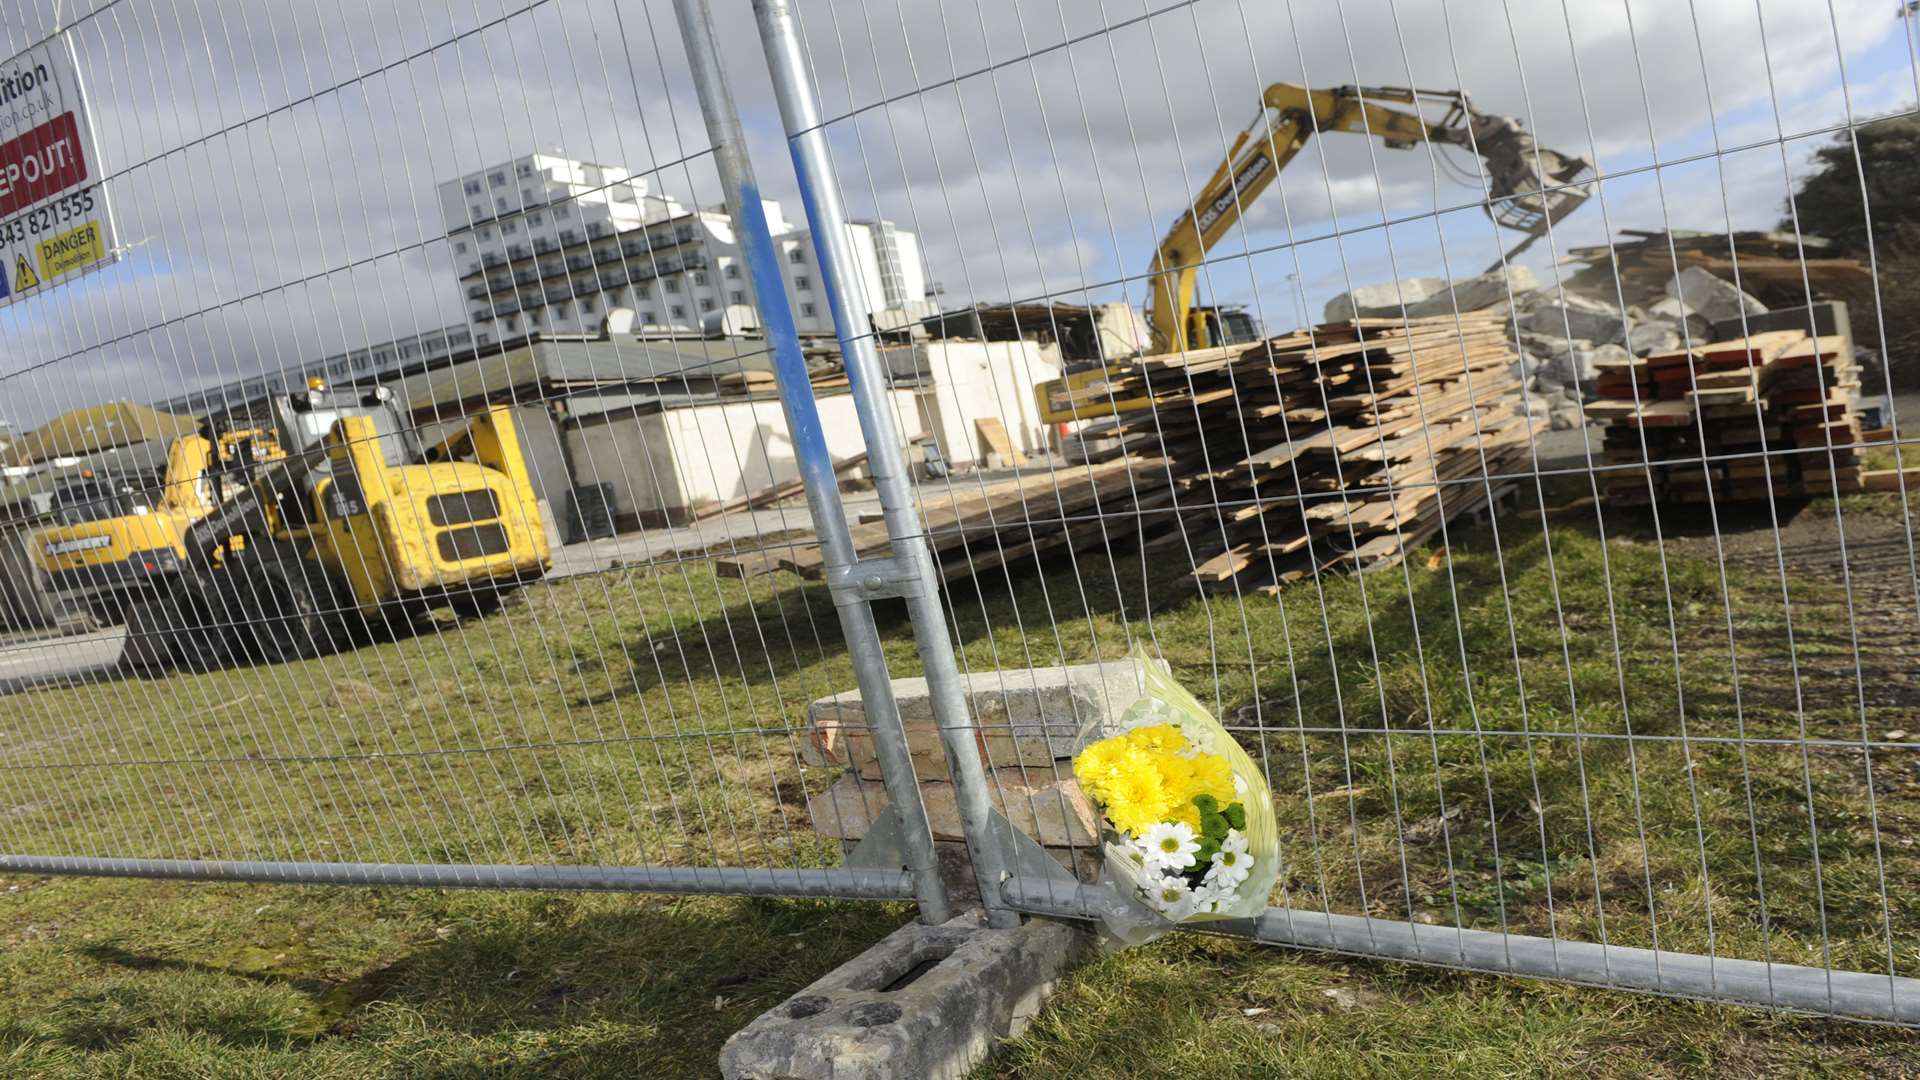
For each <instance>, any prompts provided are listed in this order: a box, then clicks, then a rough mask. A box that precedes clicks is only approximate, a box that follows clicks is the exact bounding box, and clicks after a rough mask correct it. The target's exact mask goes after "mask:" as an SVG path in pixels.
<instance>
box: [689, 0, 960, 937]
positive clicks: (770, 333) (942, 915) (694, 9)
mask: <svg viewBox="0 0 1920 1080" xmlns="http://www.w3.org/2000/svg"><path fill="white" fill-rule="evenodd" d="M673 13H674V18H675V19H676V20H677V21H678V22H679V25H680V35H681V39H682V40H683V41H684V42H685V43H686V48H687V62H688V67H689V68H690V70H691V71H692V74H693V85H694V90H695V92H696V93H697V94H698V95H699V99H700V113H701V115H702V116H703V117H705V119H706V126H707V137H708V140H709V141H710V142H712V144H713V156H714V163H715V165H716V166H717V167H718V170H719V173H720V181H721V184H722V186H724V187H725V188H726V197H727V201H728V202H729V203H730V204H731V206H730V207H729V209H731V211H732V213H733V221H734V229H735V232H736V236H737V239H738V242H739V244H740V253H741V258H742V260H743V261H745V262H746V264H747V278H748V287H749V288H751V289H752V290H753V298H754V302H755V304H756V305H757V307H758V308H759V311H760V320H761V325H762V326H763V327H765V332H766V337H767V343H768V345H769V346H771V348H772V350H773V367H774V376H775V378H776V379H777V380H778V383H779V387H780V407H781V410H782V411H783V412H784V413H785V414H786V420H787V430H788V431H789V432H790V433H791V435H792V438H793V449H794V457H795V460H796V462H797V463H798V466H799V470H800V476H801V479H802V480H803V481H805V484H806V492H807V510H808V512H809V513H810V514H811V515H812V517H813V528H814V533H815V534H816V535H817V536H818V537H819V540H820V548H821V552H822V554H823V557H824V562H825V564H826V566H827V569H828V573H829V577H828V581H829V583H830V584H831V585H832V587H833V595H834V609H835V611H837V612H838V613H839V616H840V630H841V633H842V634H843V635H844V636H845V637H846V641H847V652H848V654H849V655H850V656H851V657H852V659H853V669H854V679H855V681H856V683H857V684H858V686H859V689H860V697H861V700H862V701H863V702H864V703H865V705H866V717H867V722H868V724H869V725H870V726H871V729H872V733H873V743H874V748H875V753H876V754H877V756H878V757H879V760H880V770H881V776H882V779H883V781H884V783H885V785H886V789H887V800H888V802H889V804H890V805H891V807H892V809H893V812H894V814H895V815H897V817H898V820H899V824H900V837H901V843H902V846H903V847H904V849H905V850H904V852H903V855H904V857H905V860H906V863H907V870H908V872H909V873H911V874H912V875H913V880H914V892H915V895H916V897H917V898H918V900H919V902H920V918H921V921H923V922H926V923H930V924H939V923H943V922H945V921H947V920H948V919H949V918H951V917H952V914H953V912H952V906H951V903H950V902H949V901H948V899H947V893H946V887H945V886H944V885H943V884H942V883H941V881H940V867H939V862H938V857H937V856H936V855H935V853H934V847H933V830H932V828H931V827H930V826H929V825H928V823H927V808H926V804H925V803H924V802H922V801H921V798H920V785H919V782H918V781H917V780H916V778H915V776H914V772H913V760H912V757H911V755H910V754H909V753H908V750H907V738H906V732H905V730H904V728H903V727H902V725H901V722H900V710H899V706H898V705H897V704H896V703H895V701H894V697H893V684H892V682H891V681H890V680H889V678H888V674H887V662H886V657H885V655H884V654H883V653H882V652H881V650H880V631H879V628H878V627H877V626H875V625H874V621H873V611H872V609H871V608H870V607H869V606H868V604H867V601H866V599H865V598H864V597H858V596H849V595H848V593H847V592H846V591H845V590H844V589H842V588H841V587H840V582H839V581H838V579H837V578H836V577H835V576H834V575H833V570H834V569H835V568H844V567H848V566H851V565H853V564H854V563H855V560H856V558H857V552H855V550H854V547H853V536H852V534H851V533H850V532H849V531H848V529H847V515H846V508H845V507H844V506H842V505H841V503H840V487H839V478H838V476H836V475H835V473H834V470H833V457H832V455H831V454H830V453H829V452H828V450H827V441H826V436H825V435H824V434H823V433H822V431H821V427H820V410H819V407H818V406H817V405H816V404H815V402H814V399H813V388H812V384H811V381H810V380H809V378H808V375H807V362H806V358H805V356H803V355H802V354H801V351H800V338H799V333H798V331H797V329H796V328H795V326H794V322H793V309H792V307H791V306H790V305H789V304H788V302H787V290H786V286H785V285H784V284H783V283H782V279H781V275H780V260H779V255H778V253H777V252H776V251H775V250H774V246H773V237H772V234H771V233H770V232H769V231H768V228H767V216H766V210H765V208H764V207H763V206H762V205H761V201H760V185H759V182H758V181H757V180H756V179H755V177H754V173H753V162H752V160H751V159H750V158H749V157H748V156H747V150H746V136H745V135H744V134H743V132H742V131H741V128H740V116H739V113H738V112H736V111H735V109H734V104H733V91H732V88H731V87H730V86H729V84H728V82H727V73H726V68H725V67H724V66H723V64H722V63H721V59H720V51H719V48H718V46H717V45H716V44H715V39H714V32H713V20H712V13H711V12H710V11H709V10H708V8H707V2H706V0H674V3H673ZM847 369H848V372H849V373H850V374H851V372H852V371H853V364H852V363H851V362H849V363H848V365H847ZM854 385H855V386H856V387H857V386H858V385H859V383H858V382H855V384H854ZM862 420H863V421H864V420H865V415H864V408H863V410H862ZM864 426H865V425H864V423H863V427H864ZM867 442H868V444H869V446H871V447H872V456H871V458H870V460H872V461H874V462H878V461H880V460H881V457H882V455H881V453H880V451H881V448H882V446H883V445H884V446H885V447H887V448H889V449H892V451H893V457H894V458H896V459H897V458H898V457H899V450H898V447H897V445H896V444H894V443H892V442H887V443H884V444H882V443H878V442H876V441H875V439H874V436H873V432H872V430H871V429H870V428H868V429H867ZM878 472H879V470H878V469H877V468H876V469H875V473H876V475H877V474H878ZM949 659H951V658H949Z"/></svg>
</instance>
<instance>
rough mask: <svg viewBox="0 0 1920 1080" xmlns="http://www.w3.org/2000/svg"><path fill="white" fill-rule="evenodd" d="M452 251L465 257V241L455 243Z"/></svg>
mask: <svg viewBox="0 0 1920 1080" xmlns="http://www.w3.org/2000/svg"><path fill="white" fill-rule="evenodd" d="M453 250H454V252H455V253H456V254H459V255H465V254H466V253H467V242H466V241H465V240H457V241H455V242H454V245H453Z"/></svg>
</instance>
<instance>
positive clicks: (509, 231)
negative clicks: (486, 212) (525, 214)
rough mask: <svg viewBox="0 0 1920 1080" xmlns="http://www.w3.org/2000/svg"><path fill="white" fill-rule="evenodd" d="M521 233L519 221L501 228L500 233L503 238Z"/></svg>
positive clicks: (511, 222) (508, 223) (510, 222)
mask: <svg viewBox="0 0 1920 1080" xmlns="http://www.w3.org/2000/svg"><path fill="white" fill-rule="evenodd" d="M519 231H520V223H519V222H517V221H509V222H507V223H506V224H504V225H502V226H500V233H501V235H503V236H512V235H513V234H514V233H517V232H519Z"/></svg>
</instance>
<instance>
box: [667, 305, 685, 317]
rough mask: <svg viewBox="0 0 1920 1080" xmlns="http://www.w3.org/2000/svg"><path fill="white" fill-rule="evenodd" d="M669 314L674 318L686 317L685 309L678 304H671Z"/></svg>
mask: <svg viewBox="0 0 1920 1080" xmlns="http://www.w3.org/2000/svg"><path fill="white" fill-rule="evenodd" d="M669 314H671V315H672V316H673V317H674V318H676V319H684V318H686V317H687V309H686V308H683V307H681V306H680V305H679V304H675V305H673V310H672V311H671V312H669Z"/></svg>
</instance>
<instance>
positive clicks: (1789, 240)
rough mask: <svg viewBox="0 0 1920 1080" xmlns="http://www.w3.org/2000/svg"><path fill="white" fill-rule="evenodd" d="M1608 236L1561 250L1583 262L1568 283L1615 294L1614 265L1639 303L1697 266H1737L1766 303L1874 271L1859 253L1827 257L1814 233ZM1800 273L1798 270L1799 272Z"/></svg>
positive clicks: (1855, 284)
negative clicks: (1608, 238)
mask: <svg viewBox="0 0 1920 1080" xmlns="http://www.w3.org/2000/svg"><path fill="white" fill-rule="evenodd" d="M1621 237H1622V238H1621V239H1619V240H1616V241H1614V242H1613V243H1612V244H1607V245H1600V246H1595V247H1582V248H1573V249H1571V250H1570V251H1569V252H1568V253H1567V254H1568V257H1569V258H1570V259H1572V260H1574V261H1577V262H1584V263H1586V264H1587V268H1586V269H1584V270H1582V271H1581V272H1580V273H1578V274H1575V275H1573V276H1572V277H1571V278H1569V279H1568V281H1567V288H1568V289H1570V290H1573V291H1576V292H1586V293H1590V294H1591V295H1594V296H1604V297H1608V298H1611V297H1613V296H1614V267H1615V266H1618V267H1619V287H1620V289H1621V291H1622V293H1624V294H1625V296H1626V300H1627V303H1629V304H1640V303H1646V302H1648V301H1650V300H1652V299H1656V298H1658V297H1660V296H1661V295H1663V294H1664V293H1665V292H1666V289H1667V283H1668V282H1670V281H1672V280H1673V278H1674V275H1676V274H1678V273H1679V272H1680V271H1682V270H1685V269H1686V268H1687V267H1689V266H1697V267H1700V268H1701V269H1703V270H1706V271H1707V272H1709V273H1711V274H1713V275H1714V276H1715V277H1718V278H1720V279H1722V280H1724V281H1729V282H1731V281H1733V280H1734V279H1735V272H1734V271H1735V268H1736V266H1737V268H1738V270H1739V274H1738V277H1739V283H1740V288H1741V290H1742V291H1744V292H1746V293H1748V294H1750V295H1752V296H1755V297H1758V298H1759V299H1760V300H1761V301H1763V302H1764V303H1766V304H1767V305H1768V306H1770V307H1783V306H1784V307H1794V306H1799V305H1804V304H1805V303H1806V302H1807V288H1808V286H1809V285H1811V286H1812V288H1813V295H1814V296H1815V297H1831V296H1849V295H1852V294H1853V293H1854V292H1856V291H1858V290H1859V289H1860V288H1861V287H1862V286H1865V287H1869V288H1870V287H1871V286H1872V284H1873V275H1872V273H1871V272H1870V271H1869V270H1868V269H1867V265H1866V264H1865V263H1863V262H1861V261H1860V260H1858V259H1845V258H1834V257H1832V256H1831V255H1830V254H1828V248H1829V247H1830V246H1831V245H1830V244H1829V243H1828V242H1827V241H1826V240H1824V239H1822V238H1820V237H1818V236H1795V235H1794V234H1793V233H1791V232H1736V233H1733V234H1731V235H1729V234H1727V233H1711V232H1691V231H1688V230H1684V229H1674V230H1672V231H1652V230H1646V229H1624V230H1622V231H1621ZM1803 275H1804V276H1803Z"/></svg>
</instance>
